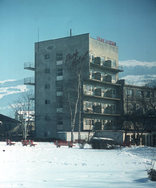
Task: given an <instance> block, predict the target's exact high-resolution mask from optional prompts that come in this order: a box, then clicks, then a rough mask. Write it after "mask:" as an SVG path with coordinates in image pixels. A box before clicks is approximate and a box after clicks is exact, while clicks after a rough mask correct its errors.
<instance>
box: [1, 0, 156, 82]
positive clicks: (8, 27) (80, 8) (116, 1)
mask: <svg viewBox="0 0 156 188" xmlns="http://www.w3.org/2000/svg"><path fill="white" fill-rule="evenodd" d="M38 28H39V39H40V40H47V39H54V38H60V37H65V36H69V30H70V28H72V33H73V35H77V34H82V33H90V35H91V37H94V38H96V37H97V36H100V37H102V38H104V39H107V40H112V41H115V42H117V45H118V46H119V60H132V59H133V60H138V61H147V62H151V61H156V0H0V81H2V80H7V79H22V78H24V77H27V76H28V74H29V72H30V71H26V70H24V69H23V67H24V62H34V42H36V41H38Z"/></svg>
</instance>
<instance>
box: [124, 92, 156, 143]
mask: <svg viewBox="0 0 156 188" xmlns="http://www.w3.org/2000/svg"><path fill="white" fill-rule="evenodd" d="M155 121H156V99H155V98H154V97H151V98H149V99H147V98H145V97H144V96H143V93H142V96H141V97H140V99H139V100H137V101H135V100H133V101H129V103H128V101H127V113H126V114H124V116H123V122H124V123H123V129H124V130H125V131H126V132H128V131H132V132H133V133H134V136H133V142H134V144H136V145H139V144H140V139H143V133H145V132H147V131H154V130H155V128H154V122H155Z"/></svg>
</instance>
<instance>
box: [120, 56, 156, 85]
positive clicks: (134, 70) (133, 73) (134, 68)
mask: <svg viewBox="0 0 156 188" xmlns="http://www.w3.org/2000/svg"><path fill="white" fill-rule="evenodd" d="M119 65H120V66H122V68H123V70H124V72H122V73H120V74H119V78H120V79H125V80H126V83H128V84H132V85H138V86H143V85H148V84H149V83H151V84H152V83H154V82H155V80H156V62H141V61H136V60H128V61H119Z"/></svg>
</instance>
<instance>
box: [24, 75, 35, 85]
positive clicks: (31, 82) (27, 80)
mask: <svg viewBox="0 0 156 188" xmlns="http://www.w3.org/2000/svg"><path fill="white" fill-rule="evenodd" d="M24 84H25V85H35V81H34V77H29V78H24Z"/></svg>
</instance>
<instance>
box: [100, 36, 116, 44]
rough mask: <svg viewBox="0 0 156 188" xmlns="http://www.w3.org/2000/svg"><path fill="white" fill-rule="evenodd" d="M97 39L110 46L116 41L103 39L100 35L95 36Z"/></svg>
mask: <svg viewBox="0 0 156 188" xmlns="http://www.w3.org/2000/svg"><path fill="white" fill-rule="evenodd" d="M97 40H98V41H100V42H103V43H107V44H110V45H112V46H116V42H113V41H111V40H105V39H103V38H101V37H97Z"/></svg>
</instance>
